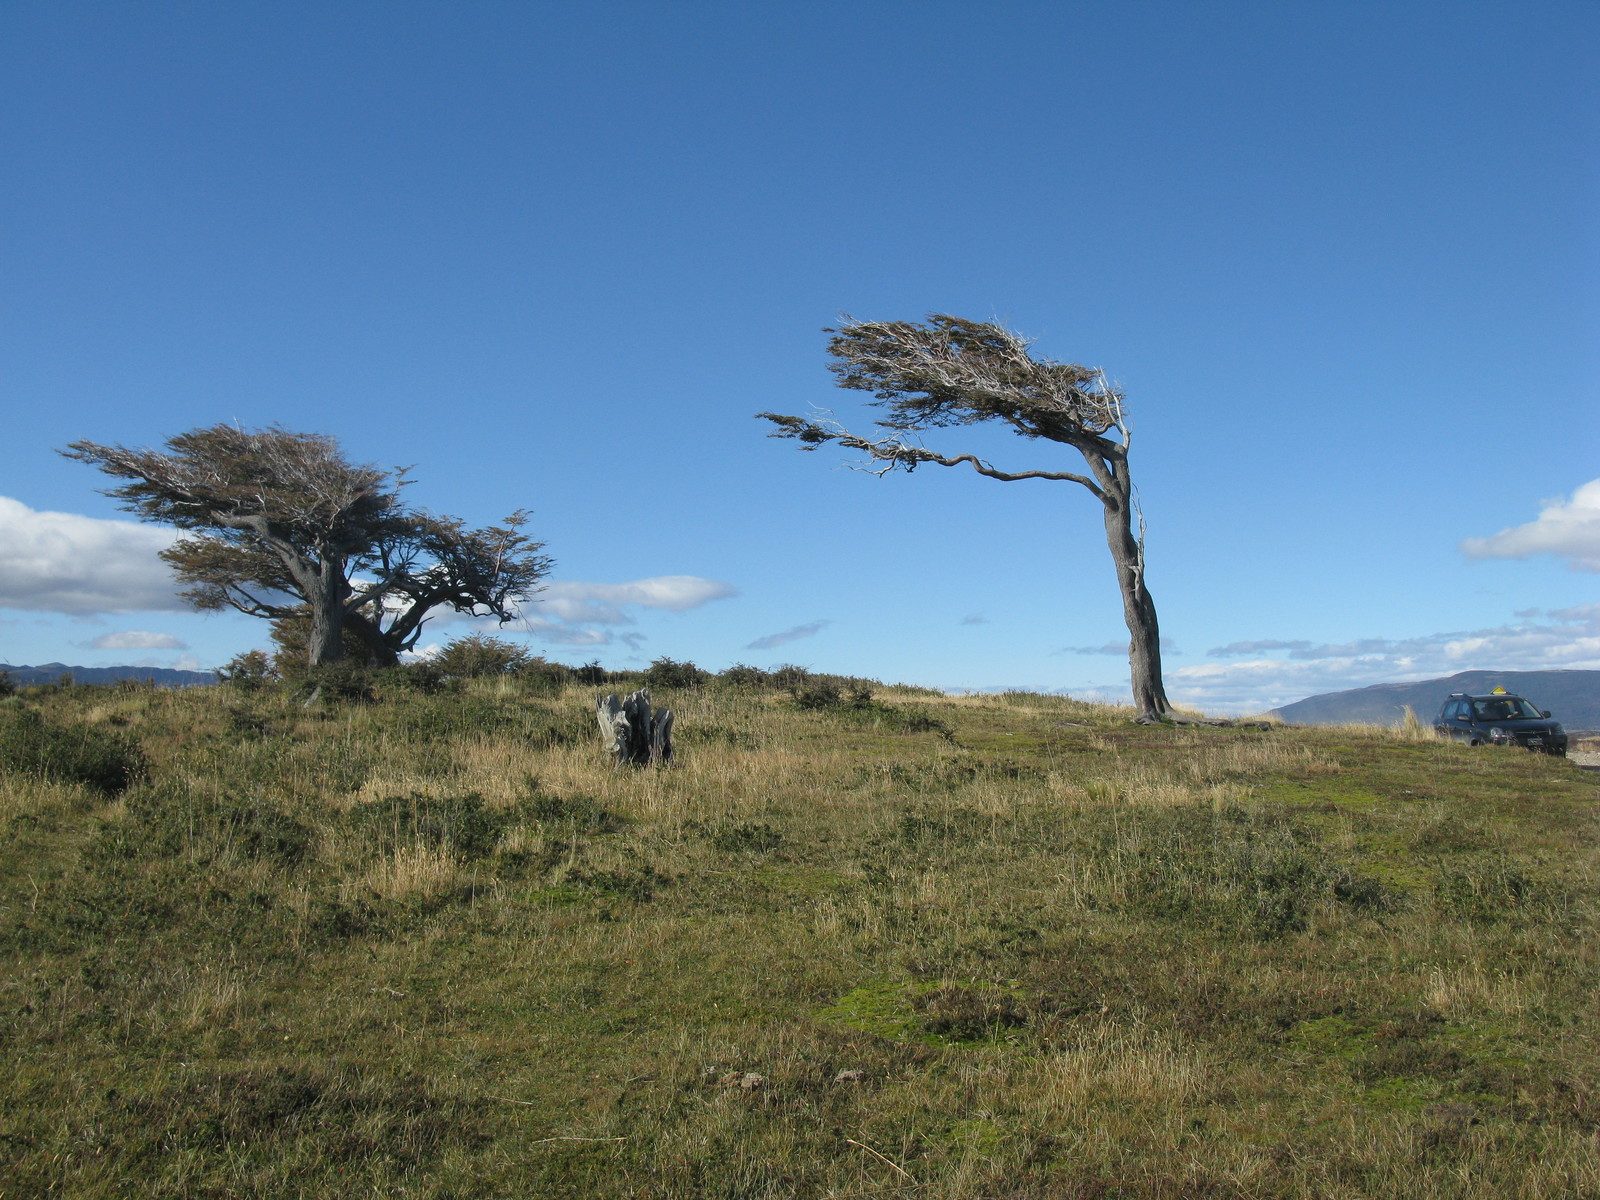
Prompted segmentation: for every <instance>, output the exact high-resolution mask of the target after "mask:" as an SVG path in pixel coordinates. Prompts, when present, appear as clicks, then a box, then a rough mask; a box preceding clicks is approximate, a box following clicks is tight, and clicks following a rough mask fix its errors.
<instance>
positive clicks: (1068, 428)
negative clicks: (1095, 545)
mask: <svg viewBox="0 0 1600 1200" xmlns="http://www.w3.org/2000/svg"><path fill="white" fill-rule="evenodd" d="M825 332H827V333H830V334H832V335H833V336H832V338H831V339H830V340H829V342H828V354H829V355H830V356H831V357H832V359H833V361H832V362H831V363H830V364H829V369H830V370H831V371H832V372H833V374H834V377H835V379H836V380H837V382H838V384H839V386H840V387H844V388H852V389H855V390H857V391H863V392H871V393H872V394H873V396H874V397H875V399H874V400H873V401H872V403H873V404H874V405H876V406H877V407H880V408H885V409H887V410H888V413H889V416H888V419H887V420H883V421H879V422H877V424H878V427H879V428H880V429H881V430H883V431H884V432H883V434H882V436H879V437H875V438H874V437H862V436H860V435H857V434H854V433H851V432H850V431H849V430H847V429H845V428H844V427H843V426H841V425H839V424H838V423H837V422H835V421H832V420H813V419H809V418H806V417H795V416H784V415H781V414H779V413H760V414H758V415H759V416H761V417H765V418H766V419H767V420H769V421H772V422H773V423H775V424H776V425H777V426H778V431H777V432H776V433H774V434H772V436H773V437H784V438H794V439H795V440H797V441H799V442H800V443H801V447H802V449H805V450H815V449H816V448H817V447H818V446H823V445H827V444H828V443H830V442H837V443H839V444H840V445H841V446H846V447H849V448H850V449H852V450H860V451H864V452H865V453H866V454H867V456H868V459H869V460H870V464H875V466H874V467H873V469H875V470H876V473H878V474H880V475H882V474H888V473H889V472H891V471H894V470H896V469H902V470H905V471H906V472H908V473H909V472H911V471H914V470H916V468H917V467H919V466H921V465H922V464H924V463H933V464H935V465H937V466H941V467H955V466H960V465H962V464H965V465H967V466H970V467H971V468H972V469H973V470H975V471H976V472H977V473H978V474H980V475H984V476H987V477H988V478H990V479H998V480H1001V481H1002V482H1005V483H1012V482H1016V481H1018V480H1023V479H1046V480H1059V481H1063V482H1068V483H1076V484H1078V485H1080V486H1081V487H1083V488H1085V489H1087V490H1088V491H1089V493H1090V494H1091V495H1093V496H1094V498H1095V499H1096V500H1098V501H1099V502H1100V507H1101V510H1102V513H1103V516H1104V519H1105V530H1106V544H1107V546H1108V547H1109V548H1110V550H1111V558H1112V561H1113V563H1114V564H1115V566H1116V572H1117V586H1118V588H1119V589H1120V590H1121V593H1122V613H1123V618H1124V620H1125V621H1126V622H1127V625H1128V634H1129V645H1128V664H1129V669H1130V673H1131V677H1132V678H1131V682H1132V685H1133V702H1134V706H1135V707H1136V708H1137V709H1138V712H1139V720H1141V721H1145V722H1153V721H1159V720H1162V719H1164V718H1170V717H1171V716H1172V715H1173V714H1172V707H1171V705H1170V704H1169V703H1168V702H1167V693H1166V689H1165V687H1164V685H1163V683H1162V679H1161V630H1160V627H1159V625H1158V624H1157V621H1156V606H1155V602H1154V601H1153V600H1152V599H1151V598H1150V589H1149V588H1148V587H1147V586H1146V585H1145V563H1144V521H1143V518H1142V516H1141V514H1140V512H1139V507H1138V501H1137V498H1136V496H1135V493H1134V488H1133V479H1132V476H1131V475H1130V474H1129V470H1128V445H1129V440H1130V439H1129V431H1128V423H1127V420H1126V418H1125V416H1124V414H1123V407H1122V400H1123V397H1122V393H1121V392H1119V391H1117V390H1116V388H1114V387H1112V386H1111V385H1110V384H1109V383H1108V382H1107V380H1106V377H1105V374H1104V372H1102V371H1099V370H1096V369H1093V368H1090V367H1081V366H1077V365H1075V364H1073V363H1059V362H1052V361H1051V360H1049V359H1045V358H1034V357H1033V356H1032V355H1031V354H1030V353H1029V343H1028V341H1027V340H1026V339H1024V338H1022V337H1021V336H1019V335H1018V334H1016V333H1014V332H1012V331H1011V330H1009V329H1006V328H1005V327H1004V326H1002V325H997V324H990V323H986V322H980V321H966V320H962V319H961V318H959V317H952V316H947V315H944V314H942V313H931V314H929V316H928V319H927V322H926V323H917V322H913V321H853V320H846V321H844V322H842V323H841V324H840V326H839V327H838V328H837V329H829V330H826V331H825ZM980 421H997V422H1000V423H1001V424H1003V425H1008V426H1010V427H1011V429H1012V430H1013V431H1014V432H1016V433H1018V434H1020V435H1021V436H1022V437H1025V438H1031V439H1041V440H1044V441H1048V442H1056V443H1058V444H1060V445H1064V446H1071V447H1072V448H1073V449H1074V450H1076V451H1077V452H1078V453H1079V454H1080V455H1082V457H1083V460H1084V462H1085V464H1086V465H1087V467H1088V472H1087V474H1080V473H1075V472H1071V471H1017V472H1010V471H1000V470H997V469H995V468H994V467H993V466H991V465H990V464H989V463H987V462H985V461H983V460H982V459H980V458H978V457H976V456H975V455H971V454H956V455H952V456H947V455H943V454H938V453H936V452H934V451H932V450H929V449H927V448H926V447H925V446H923V445H922V442H921V439H920V437H919V435H920V434H921V433H922V432H923V431H925V430H928V429H937V428H943V427H947V426H954V425H975V424H977V423H979V422H980Z"/></svg>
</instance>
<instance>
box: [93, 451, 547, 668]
mask: <svg viewBox="0 0 1600 1200" xmlns="http://www.w3.org/2000/svg"><path fill="white" fill-rule="evenodd" d="M63 453H64V454H66V455H67V456H68V457H69V458H75V459H78V460H79V461H82V462H87V463H89V464H91V465H93V466H95V467H98V468H99V469H100V470H102V471H104V472H105V473H106V474H108V475H110V476H112V477H113V478H116V479H121V480H125V481H126V482H124V483H122V484H119V485H118V486H116V487H113V488H108V489H106V494H107V495H110V496H113V497H115V498H117V499H118V500H120V501H122V504H123V507H124V508H126V509H128V510H129V511H132V512H134V513H137V514H138V515H139V517H140V518H141V519H143V520H146V521H152V522H155V523H158V524H164V525H171V526H174V527H176V528H177V529H179V530H182V531H183V533H184V536H182V537H180V538H179V539H178V540H177V541H176V542H175V543H174V544H173V545H172V546H171V547H170V548H169V549H167V550H165V551H163V552H162V557H163V558H164V559H165V560H166V561H167V562H168V563H169V564H170V565H171V566H172V568H173V570H174V571H175V572H176V574H177V576H178V578H179V580H180V581H181V582H182V583H184V584H185V585H187V586H186V589H185V591H184V593H183V595H184V596H185V598H187V599H188V600H189V601H190V603H192V604H194V605H195V607H197V608H200V609H221V608H234V609H237V610H238V611H240V612H243V613H248V614H249V615H251V616H257V617H264V618H267V619H269V620H272V621H274V622H277V623H283V622H294V621H296V620H302V621H305V622H306V623H307V624H308V626H309V628H308V630H307V635H306V636H307V647H308V649H307V654H308V660H309V662H310V664H311V665H313V666H316V665H320V664H325V663H330V662H336V661H338V660H339V659H340V658H342V657H343V656H344V652H345V642H346V640H347V639H349V640H354V641H356V642H358V643H359V644H360V645H362V646H363V647H365V648H366V652H367V653H366V655H365V656H364V657H366V658H368V659H369V660H370V661H372V662H374V663H377V664H380V665H387V664H391V663H394V662H396V661H398V657H399V655H400V653H401V652H402V651H405V650H408V649H410V648H411V647H412V646H414V645H415V644H416V642H417V639H418V637H419V636H420V634H421V631H422V626H423V622H424V621H426V620H427V618H428V616H429V614H431V613H433V612H435V611H436V610H438V609H440V608H448V609H452V610H454V611H456V612H460V613H468V614H471V615H475V616H494V617H498V618H499V619H500V621H501V622H502V623H504V622H506V621H509V620H511V619H512V617H513V616H515V615H516V605H517V604H518V603H519V602H521V601H524V600H527V599H529V598H530V597H531V596H532V595H533V594H534V593H535V592H536V591H537V590H538V583H539V580H541V579H542V578H543V577H544V576H545V575H546V574H547V572H548V571H549V569H550V565H551V564H550V560H549V559H548V558H546V557H545V556H543V555H541V554H539V553H538V551H539V550H540V549H542V543H539V542H536V541H534V540H532V539H531V538H530V537H528V536H527V535H526V534H524V533H523V532H522V529H523V526H524V525H525V524H526V522H527V519H528V513H527V512H526V511H525V510H524V511H518V512H515V513H512V514H511V515H510V516H509V517H507V518H506V519H505V520H504V521H503V522H502V523H501V524H499V525H494V526H490V527H488V528H484V529H469V528H467V527H466V525H465V523H464V522H462V521H461V520H459V519H458V518H455V517H448V516H438V515H435V514H433V513H430V512H427V511H425V510H422V509H417V508H413V507H411V506H409V505H407V504H405V503H404V501H403V498H402V495H401V489H402V488H403V487H404V486H405V485H406V484H407V483H408V482H409V481H408V480H406V479H405V472H404V471H396V472H393V473H391V472H388V471H383V470H379V469H378V468H376V467H373V466H371V465H370V464H359V463H354V462H351V461H350V460H349V459H348V458H346V457H345V455H344V452H343V451H342V450H341V449H340V447H339V444H338V443H337V442H336V441H335V440H334V439H333V438H331V437H327V436H325V435H322V434H310V433H295V432H292V431H290V430H286V429H282V428H280V427H277V426H273V427H271V428H268V429H259V430H247V429H241V428H237V427H235V426H232V425H212V426H207V427H205V428H200V429H193V430H190V431H189V432H187V433H182V434H179V435H177V436H176V437H173V438H171V439H169V440H168V441H167V443H166V448H165V450H153V449H130V448H128V447H125V446H106V445H100V444H98V443H95V442H90V441H77V442H73V443H72V444H71V445H70V446H69V447H68V448H67V449H66V450H65V451H63Z"/></svg>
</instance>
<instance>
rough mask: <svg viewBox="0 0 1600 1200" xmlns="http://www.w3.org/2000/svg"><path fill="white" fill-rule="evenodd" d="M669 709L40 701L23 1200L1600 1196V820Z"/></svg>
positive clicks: (1, 1188)
mask: <svg viewBox="0 0 1600 1200" xmlns="http://www.w3.org/2000/svg"><path fill="white" fill-rule="evenodd" d="M419 678H421V677H420V676H419ZM428 686H430V687H436V686H437V683H436V681H435V682H433V683H430V684H429V685H428ZM656 699H657V700H658V701H660V702H664V703H665V704H667V705H668V706H670V707H671V708H672V709H673V710H674V711H675V712H676V713H677V715H678V721H677V726H676V730H677V736H678V751H679V757H678V760H677V763H676V765H674V766H673V767H672V768H670V769H661V770H623V771H618V770H616V769H615V768H614V767H612V766H611V765H610V764H609V763H608V762H607V761H606V760H605V759H604V757H603V755H602V754H601V752H600V746H599V731H598V728H597V726H596V723H595V719H594V709H593V705H594V694H593V691H592V690H591V689H590V688H587V687H572V688H569V689H566V690H564V691H563V690H558V689H556V688H553V687H549V686H538V687H535V686H530V685H529V684H528V683H527V682H524V681H521V680H517V681H512V680H506V681H500V680H487V681H482V682H475V683H472V684H469V685H467V686H466V687H465V688H463V689H461V690H457V691H444V692H424V691H419V690H414V689H413V688H411V687H406V686H401V685H399V684H397V683H394V682H393V681H388V680H386V681H382V682H381V683H380V684H379V685H378V686H377V688H376V694H375V695H374V696H373V697H372V699H371V700H370V701H369V702H365V703H347V702H339V703H332V702H329V703H327V704H326V706H325V707H320V708H311V709H307V708H306V707H305V705H304V703H303V701H302V700H298V699H296V698H295V697H294V696H292V695H289V694H285V693H283V692H279V691H277V690H275V689H273V688H262V689H259V690H254V691H247V690H242V689H239V688H237V687H234V686H232V685H223V686H219V687H215V688H205V689H199V688H194V689H182V690H178V689H174V690H151V689H126V688H114V687H106V688H92V687H78V688H72V689H61V690H51V691H42V692H39V693H34V694H31V695H25V696H21V697H13V698H10V699H6V700H0V831H3V833H4V836H3V837H0V1045H3V1048H4V1053H5V1063H6V1069H5V1070H4V1071H0V1198H3V1200H12V1198H13V1197H16V1198H21V1197H35V1196H72V1197H76V1198H79V1200H102V1198H103V1200H112V1198H113V1197H122V1196H140V1197H158V1198H160V1197H166V1198H172V1200H178V1198H180V1197H183V1198H187V1197H217V1198H222V1197H229V1198H237V1200H278V1198H279V1197H297V1198H300V1200H321V1198H328V1200H334V1198H339V1200H343V1198H345V1197H357V1196H408V1197H416V1198H418V1200H424V1198H427V1200H446V1198H447V1197H455V1198H458V1200H469V1198H470V1200H494V1198H498V1197H521V1196H530V1197H540V1198H541V1200H562V1198H566V1200H580V1198H581V1200H624V1198H628V1200H639V1198H645V1200H702V1198H706V1200H779V1198H780V1197H781V1198H784V1200H789V1198H797V1200H832V1198H842V1197H906V1198H912V1197H915V1198H918V1200H921V1198H926V1200H993V1198H996V1197H1006V1198H1008V1200H1066V1198H1078V1200H1091V1198H1096V1200H1113V1198H1115V1200H1194V1198H1197V1197H1207V1198H1210V1200H1243V1198H1244V1197H1251V1198H1258V1200H1315V1198H1318V1197H1330V1198H1332V1197H1357V1196H1359V1197H1363V1198H1372V1200H1445V1198H1446V1197H1448V1198H1450V1200H1508V1198H1509V1200H1537V1198H1544V1200H1550V1198H1553V1197H1557V1196H1563V1197H1565V1196H1594V1195H1600V1145H1597V1142H1596V1139H1595V1136H1594V1135H1595V1130H1596V1128H1600V1089H1597V1087H1596V1083H1595V1081H1596V1080H1597V1079H1600V1012H1597V1010H1596V1007H1595V1004H1594V997H1595V995H1596V994H1597V991H1600V936H1596V935H1597V934H1600V895H1597V880H1596V875H1595V870H1594V860H1595V834H1596V825H1595V814H1596V811H1597V806H1600V776H1597V775H1596V774H1594V773H1586V772H1584V771H1583V770H1581V769H1580V768H1579V767H1578V766H1576V765H1575V764H1573V763H1570V762H1567V761H1565V760H1558V759H1549V758H1545V757H1543V756H1540V755H1530V754H1516V753H1501V752H1494V751H1488V750H1483V749H1477V750H1471V749H1468V748H1466V747H1463V746H1458V745H1455V744H1451V743H1444V742H1438V741H1435V740H1433V739H1432V738H1426V739H1416V740H1412V739H1409V738H1408V737H1407V736H1405V735H1404V734H1403V733H1400V732H1395V731H1390V730H1382V729H1376V728H1373V729H1361V728H1348V727H1347V728H1341V729H1330V730H1324V729H1314V728H1285V727H1268V728H1264V729H1263V728H1250V729H1243V728H1231V729H1223V728H1211V727H1170V726H1167V727H1148V728H1147V727H1140V726H1136V725H1134V724H1133V723H1132V717H1133V713H1132V712H1131V710H1127V709H1122V710H1116V709H1108V708H1101V707H1095V706H1092V705H1088V704H1083V703H1079V702H1074V701H1072V700H1069V699H1066V698H1064V697H1053V696H1038V695H1025V694H1009V695H986V696H969V697H943V696H937V695H930V694H928V693H926V692H922V693H917V692H912V691H909V690H897V689H882V690H881V691H880V692H879V693H878V694H877V695H876V696H875V697H871V698H867V697H865V696H861V695H859V693H858V695H857V697H856V699H854V700H852V701H847V702H840V703H828V702H822V703H818V702H816V699H815V697H813V698H812V700H811V701H809V703H811V704H812V706H811V707H806V708H801V707H799V706H798V704H797V700H796V699H795V698H791V696H789V695H786V694H784V693H781V692H777V691H770V690H767V691H764V690H759V689H755V688H750V687H737V686H732V685H731V684H727V685H724V684H717V683H708V684H706V685H705V686H703V687H700V688H697V689H694V690H683V691H671V690H667V689H662V690H661V691H660V692H659V693H658V694H657V696H656Z"/></svg>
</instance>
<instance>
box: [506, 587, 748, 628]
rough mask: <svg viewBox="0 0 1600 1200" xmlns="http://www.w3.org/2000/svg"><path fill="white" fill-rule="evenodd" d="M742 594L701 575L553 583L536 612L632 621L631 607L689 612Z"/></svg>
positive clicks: (588, 620)
mask: <svg viewBox="0 0 1600 1200" xmlns="http://www.w3.org/2000/svg"><path fill="white" fill-rule="evenodd" d="M738 594H739V592H738V589H736V588H735V587H734V586H733V585H732V584H728V583H722V582H720V581H718V580H715V579H701V578H700V577H699V576H697V575H657V576H655V577H654V578H652V579H636V580H634V581H633V582H632V583H578V582H557V583H552V584H550V585H549V586H548V587H546V588H545V590H544V591H542V592H540V593H539V600H538V606H537V608H536V609H534V610H533V611H534V612H537V613H539V614H540V615H543V614H545V613H549V614H551V615H552V616H554V617H555V618H556V619H557V620H559V621H567V622H571V623H574V624H582V625H630V624H632V623H633V618H632V617H631V616H629V615H628V613H627V612H626V611H625V610H626V609H627V608H628V607H630V606H632V607H637V608H654V609H664V610H666V611H667V612H688V611H689V610H690V609H691V608H699V607H700V606H701V605H702V604H709V603H710V602H711V601H713V600H722V599H725V598H727V597H729V596H737V595H738Z"/></svg>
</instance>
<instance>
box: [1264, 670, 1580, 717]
mask: <svg viewBox="0 0 1600 1200" xmlns="http://www.w3.org/2000/svg"><path fill="white" fill-rule="evenodd" d="M1497 687H1503V688H1505V689H1506V691H1508V692H1516V693H1517V694H1518V695H1522V696H1526V697H1528V699H1530V700H1532V701H1533V702H1534V703H1535V704H1537V705H1538V706H1539V707H1540V708H1547V709H1549V710H1550V711H1551V713H1553V714H1554V716H1555V718H1556V719H1557V720H1558V721H1560V722H1561V723H1562V724H1563V725H1565V726H1566V727H1567V730H1568V731H1569V732H1585V731H1594V730H1600V671H1462V672H1461V673H1460V674H1457V675H1451V676H1450V677H1449V678H1447V679H1425V680H1423V681H1422V682H1420V683H1379V684H1374V685H1373V686H1371V687H1364V688H1355V689H1353V690H1351V691H1347V692H1327V693H1325V694H1324V695H1321V696H1311V697H1309V698H1308V699H1305V700H1297V701H1296V702H1295V703H1293V704H1285V705H1284V706H1283V707H1282V708H1275V709H1273V710H1272V712H1271V713H1270V714H1269V715H1271V716H1275V717H1280V718H1282V719H1283V720H1285V721H1287V722H1289V723H1290V724H1292V725H1351V724H1357V725H1398V724H1400V722H1401V721H1403V720H1404V719H1405V710H1406V708H1407V707H1410V708H1411V709H1412V710H1413V711H1414V712H1415V713H1416V714H1417V716H1419V717H1421V718H1422V719H1423V720H1424V721H1431V720H1432V719H1433V717H1434V715H1435V714H1436V713H1437V712H1438V711H1439V708H1440V706H1441V705H1442V704H1443V703H1444V701H1445V699H1446V698H1447V697H1448V696H1449V695H1450V694H1451V693H1452V692H1489V691H1493V690H1494V689H1495V688H1497Z"/></svg>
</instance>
